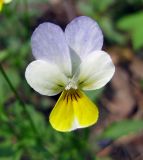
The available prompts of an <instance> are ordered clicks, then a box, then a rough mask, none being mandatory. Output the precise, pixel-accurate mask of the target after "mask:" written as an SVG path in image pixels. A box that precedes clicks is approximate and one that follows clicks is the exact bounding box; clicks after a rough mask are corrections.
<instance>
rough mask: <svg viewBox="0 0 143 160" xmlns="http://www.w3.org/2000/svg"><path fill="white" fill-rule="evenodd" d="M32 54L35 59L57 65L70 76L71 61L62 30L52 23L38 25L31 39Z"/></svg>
mask: <svg viewBox="0 0 143 160" xmlns="http://www.w3.org/2000/svg"><path fill="white" fill-rule="evenodd" d="M31 44H32V52H33V55H34V57H35V58H36V59H41V60H46V61H50V62H53V63H55V64H57V65H58V66H59V67H60V68H61V69H62V70H63V71H64V72H65V73H66V74H67V75H70V74H71V60H70V53H69V48H68V45H67V42H66V40H65V35H64V33H63V31H62V29H61V28H60V27H59V26H57V25H55V24H52V23H43V24H40V25H39V26H38V27H37V28H36V29H35V31H34V33H33V35H32V38H31Z"/></svg>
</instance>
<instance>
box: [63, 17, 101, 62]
mask: <svg viewBox="0 0 143 160" xmlns="http://www.w3.org/2000/svg"><path fill="white" fill-rule="evenodd" d="M65 36H66V40H67V42H68V44H69V46H70V47H71V49H72V50H74V51H75V52H76V53H77V54H78V55H79V56H80V57H81V59H83V58H85V57H86V55H88V54H89V53H91V52H93V51H95V50H100V49H101V48H102V45H103V35H102V31H101V29H100V28H99V26H98V24H97V23H96V22H95V21H94V20H92V19H91V18H89V17H86V16H81V17H77V18H75V19H74V20H72V21H71V22H70V23H69V24H68V25H67V27H66V29H65Z"/></svg>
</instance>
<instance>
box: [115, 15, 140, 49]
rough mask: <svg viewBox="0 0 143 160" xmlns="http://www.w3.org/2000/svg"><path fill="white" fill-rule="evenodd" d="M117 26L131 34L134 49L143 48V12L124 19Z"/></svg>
mask: <svg viewBox="0 0 143 160" xmlns="http://www.w3.org/2000/svg"><path fill="white" fill-rule="evenodd" d="M117 26H118V28H119V29H121V30H124V31H127V32H128V33H130V35H131V39H132V43H133V47H134V49H140V48H141V47H143V40H142V37H143V29H142V26H143V12H138V13H135V14H132V15H128V16H125V17H123V18H122V19H120V20H119V21H118V23H117Z"/></svg>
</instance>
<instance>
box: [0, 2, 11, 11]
mask: <svg viewBox="0 0 143 160" xmlns="http://www.w3.org/2000/svg"><path fill="white" fill-rule="evenodd" d="M11 1H12V0H0V11H1V10H2V7H3V4H4V3H10V2H11Z"/></svg>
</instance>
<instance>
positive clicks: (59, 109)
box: [50, 90, 98, 132]
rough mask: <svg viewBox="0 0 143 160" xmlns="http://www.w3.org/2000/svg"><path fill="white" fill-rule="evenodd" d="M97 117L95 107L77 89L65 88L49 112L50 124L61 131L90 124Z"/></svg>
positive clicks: (94, 121)
mask: <svg viewBox="0 0 143 160" xmlns="http://www.w3.org/2000/svg"><path fill="white" fill-rule="evenodd" d="M97 119H98V109H97V107H96V106H95V104H94V103H92V102H91V101H90V100H89V99H88V97H87V96H86V95H85V94H84V93H83V92H81V91H79V90H65V91H64V92H63V93H62V94H61V96H60V98H59V100H58V102H57V103H56V105H55V107H54V109H53V110H52V112H51V114H50V123H51V125H52V126H53V128H55V129H56V130H58V131H61V132H68V131H72V130H75V129H77V128H84V127H88V126H91V125H93V124H94V123H96V121H97Z"/></svg>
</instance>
